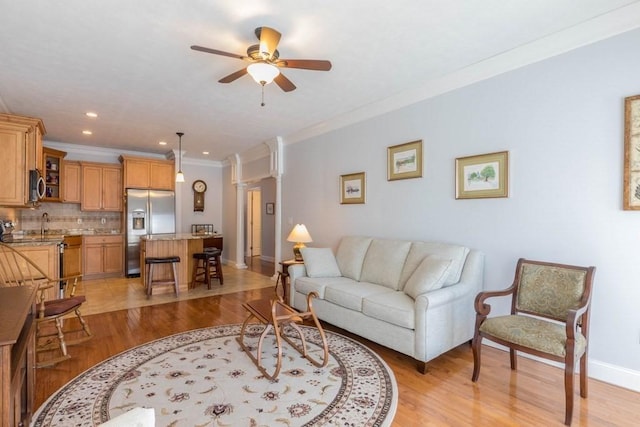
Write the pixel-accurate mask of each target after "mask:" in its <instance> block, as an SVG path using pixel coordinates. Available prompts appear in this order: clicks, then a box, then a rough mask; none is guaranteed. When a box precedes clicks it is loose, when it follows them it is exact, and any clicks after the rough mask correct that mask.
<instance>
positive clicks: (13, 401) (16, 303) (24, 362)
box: [0, 285, 37, 427]
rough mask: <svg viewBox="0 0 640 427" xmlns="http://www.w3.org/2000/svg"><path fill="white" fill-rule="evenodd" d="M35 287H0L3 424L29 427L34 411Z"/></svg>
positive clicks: (0, 419)
mask: <svg viewBox="0 0 640 427" xmlns="http://www.w3.org/2000/svg"><path fill="white" fill-rule="evenodd" d="M36 291H37V288H36V287H34V286H26V285H25V286H10V287H6V288H0V324H1V325H2V328H0V426H1V427H13V426H28V425H29V424H30V422H31V415H32V414H33V411H34V409H35V408H34V398H35V393H34V392H35V379H36V369H35V368H36V366H35V365H36V363H35V362H36V356H35V355H36V352H35V316H36V310H35V300H36Z"/></svg>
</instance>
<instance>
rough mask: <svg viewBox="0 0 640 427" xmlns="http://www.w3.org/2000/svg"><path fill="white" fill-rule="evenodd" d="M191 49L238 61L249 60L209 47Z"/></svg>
mask: <svg viewBox="0 0 640 427" xmlns="http://www.w3.org/2000/svg"><path fill="white" fill-rule="evenodd" d="M191 49H193V50H197V51H199V52H205V53H213V54H214V55H222V56H229V57H231V58H236V59H249V58H247V57H246V56H242V55H237V54H235V53H230V52H225V51H223V50H217V49H211V48H208V47H202V46H196V45H193V46H191Z"/></svg>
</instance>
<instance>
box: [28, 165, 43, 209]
mask: <svg viewBox="0 0 640 427" xmlns="http://www.w3.org/2000/svg"><path fill="white" fill-rule="evenodd" d="M45 191H46V184H45V182H44V178H43V177H42V175H41V174H40V171H39V170H38V169H32V170H30V171H29V202H39V201H40V200H41V199H42V198H43V197H44V193H45Z"/></svg>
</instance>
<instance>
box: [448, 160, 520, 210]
mask: <svg viewBox="0 0 640 427" xmlns="http://www.w3.org/2000/svg"><path fill="white" fill-rule="evenodd" d="M491 197H509V152H508V151H500V152H497V153H489V154H481V155H478V156H468V157H459V158H457V159H456V199H483V198H491Z"/></svg>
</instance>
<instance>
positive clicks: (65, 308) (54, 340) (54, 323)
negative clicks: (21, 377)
mask: <svg viewBox="0 0 640 427" xmlns="http://www.w3.org/2000/svg"><path fill="white" fill-rule="evenodd" d="M79 277H81V276H70V277H64V278H61V279H53V278H51V277H48V276H47V275H46V274H45V273H44V272H43V271H42V270H41V269H40V267H38V266H37V265H36V264H35V263H34V262H33V261H31V260H30V259H29V258H27V257H25V256H24V255H23V254H21V253H20V252H18V251H16V250H15V249H14V248H12V247H11V246H9V245H6V244H4V243H0V286H22V285H32V286H36V287H37V288H38V298H37V307H36V309H37V316H36V353H44V352H46V353H52V352H55V351H59V355H57V356H56V355H55V354H54V356H53V357H49V358H45V359H42V360H37V361H36V366H37V367H44V366H53V365H55V364H57V363H59V362H61V361H63V360H66V359H69V358H70V357H71V356H70V355H69V354H68V352H67V346H68V345H73V344H79V343H81V342H84V341H86V340H88V339H90V338H91V336H92V334H91V330H90V329H89V326H88V325H87V323H86V321H85V320H84V319H83V318H82V315H81V314H80V306H81V305H82V304H83V303H84V302H85V297H84V296H82V295H78V296H76V295H74V293H75V289H76V284H77V282H78V278H79ZM60 290H62V291H63V292H60ZM47 295H49V296H51V295H55V296H56V297H55V298H47ZM62 295H64V296H63V297H61V298H59V297H60V296H62ZM71 313H75V316H76V317H77V318H78V320H79V322H80V328H79V329H75V330H66V331H65V330H64V329H63V323H64V322H63V317H64V316H66V315H68V314H71ZM78 333H80V334H78ZM65 334H74V335H80V336H79V337H77V338H75V339H73V340H66V339H65Z"/></svg>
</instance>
